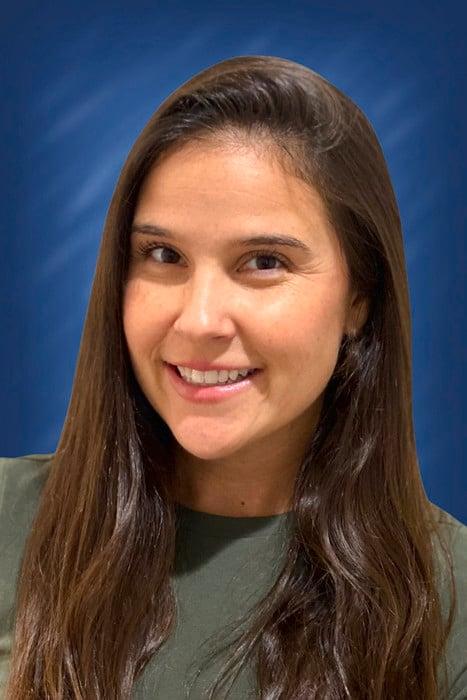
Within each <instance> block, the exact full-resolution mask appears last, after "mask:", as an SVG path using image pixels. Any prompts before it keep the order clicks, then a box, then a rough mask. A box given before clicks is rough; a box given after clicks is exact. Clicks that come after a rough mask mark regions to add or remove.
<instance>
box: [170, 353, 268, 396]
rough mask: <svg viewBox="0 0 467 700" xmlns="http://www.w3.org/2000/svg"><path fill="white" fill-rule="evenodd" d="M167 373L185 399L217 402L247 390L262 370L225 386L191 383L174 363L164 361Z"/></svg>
mask: <svg viewBox="0 0 467 700" xmlns="http://www.w3.org/2000/svg"><path fill="white" fill-rule="evenodd" d="M164 365H165V368H166V370H167V374H168V375H169V378H170V380H171V382H172V383H173V386H174V388H175V390H176V392H177V393H178V394H179V395H180V396H181V397H182V398H184V399H188V400H189V401H197V402H201V403H205V402H216V401H222V400H223V399H227V398H229V397H230V396H233V395H234V394H240V393H241V392H242V391H246V390H247V389H249V388H250V387H251V386H253V384H254V383H255V382H256V379H257V377H258V375H259V374H260V372H261V370H256V371H255V372H254V373H253V374H250V375H248V376H247V377H245V379H242V381H240V382H235V384H227V385H224V386H221V385H218V386H200V385H199V384H198V385H197V384H189V383H188V382H186V381H185V380H184V379H183V377H180V376H179V374H178V372H177V369H176V367H175V366H174V365H169V364H168V363H167V362H164Z"/></svg>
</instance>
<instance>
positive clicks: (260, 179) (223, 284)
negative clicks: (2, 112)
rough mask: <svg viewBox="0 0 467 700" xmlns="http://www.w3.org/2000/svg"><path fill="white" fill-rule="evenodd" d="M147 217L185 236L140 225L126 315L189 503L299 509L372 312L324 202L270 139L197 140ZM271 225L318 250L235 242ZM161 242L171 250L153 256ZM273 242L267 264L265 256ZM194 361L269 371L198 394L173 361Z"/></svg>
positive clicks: (244, 511)
mask: <svg viewBox="0 0 467 700" xmlns="http://www.w3.org/2000/svg"><path fill="white" fill-rule="evenodd" d="M134 224H158V225H160V226H164V227H166V228H170V229H171V231H173V232H174V234H175V235H176V239H174V240H172V239H171V240H167V239H163V238H156V237H154V236H152V235H149V234H145V233H133V234H132V239H131V250H132V256H131V262H130V266H129V271H128V278H127V282H126V286H125V289H124V295H123V323H124V332H125V337H126V341H127V344H128V348H129V352H130V357H131V362H132V366H133V369H134V372H135V376H136V378H137V380H138V382H139V385H140V387H141V389H142V391H143V392H144V394H145V395H146V397H147V399H148V401H149V402H150V404H151V405H152V406H153V408H154V409H155V410H156V411H157V412H158V413H159V414H160V415H161V416H162V418H163V419H164V421H165V422H166V423H167V425H168V426H169V428H170V430H171V431H172V434H173V436H174V437H175V439H176V451H175V464H176V473H177V475H178V476H179V483H180V485H179V487H178V492H177V500H178V501H179V502H180V503H182V504H184V505H185V506H187V507H189V508H192V509H193V510H199V511H204V512H206V513H213V514H218V515H226V516H234V517H235V516H250V517H251V516H264V515H272V514H276V513H282V512H285V511H288V510H290V509H291V506H290V498H291V495H292V489H293V482H294V478H295V475H296V473H297V469H298V467H299V464H300V460H301V459H302V457H303V455H304V451H305V448H306V445H307V443H308V442H309V439H310V436H311V434H312V432H313V430H314V428H315V426H316V422H317V420H318V417H319V413H320V410H321V405H322V397H323V392H324V389H325V387H326V385H327V383H328V381H329V379H330V378H331V375H332V373H333V370H334V368H335V365H336V361H337V356H338V351H339V346H340V344H341V341H342V338H343V335H344V333H347V332H356V331H358V329H359V328H360V326H361V325H362V324H363V322H364V320H365V318H366V311H365V309H363V311H362V301H361V300H360V299H359V298H358V297H357V295H356V294H352V293H351V289H350V284H349V278H348V270H347V266H346V263H345V260H344V259H343V257H342V254H341V251H340V248H339V244H338V238H337V235H336V233H335V232H334V231H333V230H332V228H331V227H330V225H329V223H328V222H327V219H326V216H325V209H324V204H323V202H322V200H321V198H320V197H319V195H318V194H317V192H316V191H315V190H313V189H312V188H310V186H309V185H307V184H305V183H304V182H302V181H301V180H299V179H297V178H295V177H293V176H292V175H290V174H287V173H286V172H285V171H284V170H283V168H281V166H280V165H279V164H278V162H277V161H275V160H273V158H272V156H271V155H269V156H268V155H266V153H264V154H261V153H260V152H259V151H258V149H255V150H254V149H252V148H249V147H248V146H242V147H238V148H235V149H234V148H228V147H227V146H222V145H219V144H210V145H207V144H190V145H188V146H184V147H183V148H182V149H181V150H179V151H177V152H175V153H171V154H169V155H168V156H167V155H166V157H165V158H164V159H163V160H162V161H161V162H159V163H158V164H156V166H155V167H154V168H153V169H152V171H151V172H150V173H149V175H148V176H147V178H146V180H145V182H144V183H143V187H142V189H141V191H140V195H139V199H138V203H137V207H136V211H135V215H134ZM258 233H282V234H286V235H287V234H288V235H292V236H294V237H296V238H299V239H300V240H302V241H303V242H304V243H306V244H307V245H308V246H309V248H310V252H309V253H308V252H305V251H302V250H298V249H293V248H284V247H276V248H275V249H274V248H273V247H272V246H263V245H261V246H257V245H256V246H251V247H249V248H247V249H244V248H240V247H238V246H234V245H232V243H230V241H231V240H232V239H234V238H239V237H248V236H249V235H253V234H258ZM149 241H152V242H156V243H158V245H160V246H164V248H162V249H159V250H153V251H151V252H150V253H149V255H147V256H146V257H145V256H144V254H142V253H140V252H138V246H140V245H141V243H144V242H149ZM167 247H168V248H170V249H172V251H175V252H171V251H170V250H166V248H167ZM262 248H265V249H267V251H268V253H267V255H268V258H267V259H266V260H264V259H263V258H262V257H261V256H260V257H258V254H256V255H254V256H253V255H252V253H253V252H254V251H255V250H258V249H262ZM276 253H278V254H279V255H283V256H284V257H285V259H286V261H287V262H286V263H285V264H283V263H282V262H281V261H280V260H277V259H275V258H272V259H271V258H270V257H269V256H270V255H274V254H276ZM261 255H263V254H261ZM365 308H366V307H365ZM188 359H198V360H205V361H207V362H216V363H218V364H226V365H234V366H237V367H260V368H262V369H263V371H262V373H261V374H260V375H259V376H258V377H257V381H256V382H254V383H253V385H252V387H251V388H249V389H248V390H247V391H244V392H241V393H240V394H238V395H237V396H233V397H231V398H228V399H226V400H224V401H222V402H219V403H217V404H196V403H192V402H190V401H187V400H186V399H184V398H182V397H180V396H179V395H178V394H177V393H176V391H175V390H174V388H173V387H172V385H171V382H170V381H169V377H168V376H167V374H166V369H165V367H164V365H163V360H166V361H169V362H176V361H181V360H188Z"/></svg>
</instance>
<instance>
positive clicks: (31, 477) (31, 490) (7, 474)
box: [0, 453, 53, 525]
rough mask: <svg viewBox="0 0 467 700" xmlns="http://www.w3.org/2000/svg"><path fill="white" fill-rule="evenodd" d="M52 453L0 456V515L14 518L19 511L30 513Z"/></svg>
mask: <svg viewBox="0 0 467 700" xmlns="http://www.w3.org/2000/svg"><path fill="white" fill-rule="evenodd" d="M52 457H53V453H49V454H29V455H23V456H21V457H0V519H1V520H2V524H3V525H6V522H7V521H8V520H9V519H12V520H13V521H15V522H17V519H18V517H19V516H20V514H21V513H27V514H32V513H31V511H34V510H35V508H36V505H37V500H38V498H39V496H40V493H41V491H42V488H43V486H44V484H45V482H46V480H47V476H48V473H49V467H50V462H51V459H52Z"/></svg>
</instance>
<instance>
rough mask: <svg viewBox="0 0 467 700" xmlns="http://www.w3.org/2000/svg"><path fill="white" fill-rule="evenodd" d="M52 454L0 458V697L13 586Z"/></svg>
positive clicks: (8, 637)
mask: <svg viewBox="0 0 467 700" xmlns="http://www.w3.org/2000/svg"><path fill="white" fill-rule="evenodd" d="M52 457H53V453H50V454H30V455H23V456H21V457H0V697H1V696H2V689H3V685H4V683H5V679H6V675H7V669H8V663H9V654H10V649H11V630H12V628H13V617H14V605H15V594H16V583H17V577H18V573H19V568H20V564H21V559H22V556H23V551H24V546H25V543H26V540H27V537H28V534H29V531H30V528H31V524H32V521H33V518H34V515H35V512H36V510H37V507H38V504H39V500H40V495H41V492H42V489H43V487H44V484H45V482H46V480H47V476H48V473H49V466H50V462H51V459H52Z"/></svg>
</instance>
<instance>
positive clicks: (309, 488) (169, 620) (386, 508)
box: [7, 56, 455, 700]
mask: <svg viewBox="0 0 467 700" xmlns="http://www.w3.org/2000/svg"><path fill="white" fill-rule="evenodd" d="M203 139H204V140H206V142H212V140H213V139H214V140H219V141H220V142H222V143H226V142H229V143H236V142H239V141H244V142H247V143H250V144H252V145H253V144H254V145H256V146H257V145H258V144H259V145H260V146H262V147H264V148H265V149H266V148H267V149H270V150H274V152H275V153H276V154H277V157H279V158H280V159H281V163H282V164H283V167H284V168H290V169H291V170H292V171H293V172H294V173H295V174H296V175H298V176H299V177H300V178H302V180H304V181H305V182H308V183H310V184H311V185H312V186H313V187H314V188H316V189H317V190H318V192H319V193H320V194H321V196H322V198H323V200H324V202H325V204H326V207H327V212H328V216H329V220H330V222H331V223H332V225H333V226H334V228H335V230H336V232H337V234H338V235H339V239H340V243H341V245H342V248H343V250H344V253H345V257H346V260H347V263H348V266H349V271H350V276H351V282H352V285H353V287H354V288H355V289H357V290H359V291H360V293H361V295H362V297H364V298H366V299H368V300H369V301H370V311H369V314H368V318H367V320H366V322H365V323H364V325H363V327H362V328H361V330H360V332H359V333H358V334H357V335H356V336H355V337H349V336H345V337H344V339H343V342H342V345H341V348H340V352H339V356H338V360H337V364H336V368H335V372H334V374H333V376H332V378H331V380H330V382H329V384H328V386H327V387H326V391H325V398H324V402H323V408H322V413H321V416H320V420H319V423H318V425H317V428H316V429H315V430H314V431H313V433H312V434H310V440H309V445H308V448H307V452H306V455H305V457H304V459H303V462H302V463H301V466H300V469H299V471H298V473H297V478H296V483H295V490H294V494H293V504H292V506H293V511H292V513H293V529H292V531H291V535H290V540H289V541H288V543H287V552H286V558H285V563H284V565H283V568H282V569H281V571H280V573H279V575H278V577H277V580H276V581H275V583H274V585H273V586H272V588H271V590H270V591H269V592H268V594H267V595H266V597H265V598H264V599H263V600H261V601H260V602H259V603H258V604H257V605H256V606H255V607H254V609H253V610H252V611H249V617H248V620H249V625H248V628H247V629H246V630H244V631H243V632H242V633H241V634H239V635H238V637H237V639H236V640H235V648H234V649H232V652H231V654H230V655H229V657H228V661H227V663H226V665H225V666H224V669H223V671H224V673H223V674H222V678H221V679H218V682H217V683H216V685H215V688H214V690H213V693H214V692H217V691H219V689H221V690H223V689H224V688H225V686H226V684H227V681H228V680H231V679H233V678H234V677H235V674H236V673H237V672H238V670H239V668H240V666H241V665H242V664H243V663H244V662H245V660H246V659H248V660H251V661H252V662H254V664H255V669H256V679H257V697H259V698H267V699H268V700H272V699H273V698H277V699H279V698H281V699H284V700H287V699H293V700H297V699H300V698H303V699H304V698H307V699H309V698H320V699H329V700H338V699H340V698H358V699H359V700H361V699H364V698H368V700H380V699H381V700H382V699H386V698H397V699H398V700H403V699H404V698H407V699H409V698H410V699H413V698H414V697H417V698H424V700H435V699H436V700H437V699H438V698H439V697H440V693H441V687H440V680H439V678H438V675H437V674H438V665H439V664H440V662H441V660H442V659H443V652H444V649H445V643H446V639H447V636H448V634H449V631H450V627H451V624H452V620H453V609H454V601H455V597H454V599H453V602H452V604H451V608H450V612H449V616H448V620H447V622H446V624H445V620H444V618H443V615H442V612H443V610H442V603H441V599H440V596H439V590H438V587H437V568H436V561H437V559H436V556H437V555H436V551H435V535H436V539H437V540H438V541H439V542H440V543H441V544H442V545H443V546H442V549H443V551H444V555H445V562H447V563H448V569H449V570H450V571H451V578H450V584H451V588H450V591H451V594H452V596H455V585H454V579H453V576H452V568H451V563H452V562H451V560H450V552H449V551H448V548H447V547H445V546H444V544H443V543H442V538H441V537H440V530H439V525H438V520H437V518H438V515H439V513H438V515H437V514H436V511H437V509H435V507H434V505H433V504H431V503H430V501H429V500H428V498H427V496H426V493H425V491H424V488H423V484H422V479H421V475H420V469H419V464H418V460H417V454H416V447H415V440H414V429H413V417H412V385H411V321H410V305H409V293H408V283H407V274H406V268H405V258H404V249H403V238H402V230H401V222H400V217H399V213H398V207H397V203H396V199H395V195H394V191H393V188H392V185H391V181H390V177H389V174H388V170H387V166H386V163H385V159H384V156H383V153H382V150H381V147H380V145H379V142H378V139H377V137H376V135H375V133H374V130H373V128H372V127H371V125H370V123H369V121H368V120H367V118H366V117H365V116H364V114H363V113H362V112H361V110H360V109H359V108H358V107H357V106H356V105H355V104H354V103H353V102H352V101H351V100H350V99H349V98H348V97H347V96H346V95H344V94H343V93H342V92H340V91H339V90H338V89H337V88H336V87H334V86H333V85H332V84H330V83H329V82H328V81H327V80H325V79H324V78H323V77H321V76H320V75H318V74H317V73H315V72H314V71H312V70H310V69H309V68H307V67H305V66H302V65H300V64H298V63H295V62H292V61H289V60H284V59H281V58H276V57H270V56H240V57H236V58H231V59H229V60H225V61H222V62H221V63H218V64H215V65H214V66H211V67H209V68H208V69H206V70H204V71H202V72H201V73H199V74H198V75H196V76H195V77H194V78H192V79H190V80H189V81H187V82H186V83H185V84H184V85H182V86H181V87H180V88H179V89H177V90H176V91H175V92H173V93H172V94H171V95H170V96H169V97H168V98H167V99H166V100H165V101H164V102H163V103H162V104H161V106H160V107H159V109H157V111H156V112H155V114H154V115H153V116H152V118H151V119H150V121H149V122H148V124H147V125H146V127H145V128H144V130H143V131H142V133H141V134H140V136H139V137H138V139H137V141H136V143H135V144H134V146H133V148H132V150H131V152H130V154H129V156H128V159H127V161H126V163H125V165H124V167H123V169H122V172H121V175H120V178H119V180H118V183H117V186H116V189H115V192H114V195H113V197H112V201H111V204H110V208H109V212H108V215H107V219H106V223H105V228H104V232H103V237H102V242H101V246H100V250H99V255H98V261H97V267H96V271H95V278H94V282H93V286H92V292H91V298H90V301H89V307H88V311H87V315H86V319H85V324H84V329H83V335H82V340H81V345H80V348H79V355H78V361H77V367H76V374H75V377H74V381H73V387H72V394H71V399H70V403H69V407H68V411H67V414H66V419H65V422H64V426H63V430H62V433H61V435H60V439H59V442H58V446H57V449H56V452H55V454H54V456H53V459H52V461H51V466H50V472H49V475H48V478H47V481H46V484H45V486H44V489H43V492H42V495H41V499H40V503H39V506H38V510H37V512H36V515H35V519H34V522H33V526H32V528H31V531H30V533H29V536H28V540H27V543H26V547H25V551H24V556H23V560H22V564H21V569H20V574H19V578H18V586H17V598H16V608H15V609H16V619H15V628H14V638H13V649H12V655H11V666H10V676H9V684H8V687H7V698H8V699H9V700H24V699H25V698H53V699H57V700H58V699H59V700H64V699H67V698H79V699H82V700H90V699H94V698H96V699H97V698H116V699H119V700H120V699H122V700H123V699H127V698H130V696H131V691H132V687H133V686H134V683H135V681H136V680H137V678H138V677H139V676H140V674H141V673H142V671H143V669H144V667H145V666H146V664H147V663H148V662H149V660H150V659H151V657H153V655H154V654H156V653H157V652H158V650H159V649H160V648H161V646H162V645H163V644H164V642H165V641H166V640H167V639H168V637H169V635H170V634H171V631H172V630H173V628H174V624H175V620H176V601H175V597H174V590H173V588H172V582H171V575H172V573H173V567H174V557H175V552H176V547H175V542H176V523H177V518H176V508H175V503H174V499H173V497H172V493H173V491H172V487H173V468H172V467H173V459H172V455H173V450H172V447H173V439H172V438H173V436H172V434H171V432H170V430H169V428H168V426H167V425H166V424H165V422H164V421H163V420H162V419H161V417H160V416H159V415H158V414H157V413H156V412H155V411H154V410H153V409H152V407H151V406H150V404H149V402H148V401H147V400H146V397H145V396H144V395H143V393H142V391H141V390H140V387H139V386H138V384H137V382H136V380H135V377H134V374H133V370H132V367H131V363H130V358H129V353H128V348H127V345H126V340H125V336H124V332H123V324H122V294H123V290H124V286H125V280H126V275H127V270H128V263H129V254H130V253H129V232H130V226H131V223H132V219H133V214H134V210H135V205H136V201H137V197H138V193H139V190H140V187H141V184H142V182H143V180H144V178H145V176H146V175H147V173H148V172H149V170H150V168H152V167H153V166H154V165H155V164H156V163H157V162H158V160H159V159H160V158H161V157H162V156H163V154H164V153H168V152H169V151H170V150H171V149H177V148H180V147H182V146H183V145H184V144H186V143H189V142H192V141H196V140H198V141H200V140H203ZM442 566H444V567H445V566H446V564H443V565H442ZM135 581H138V588H137V595H136V594H135ZM117 620H118V624H116V621H117ZM211 697H212V695H211Z"/></svg>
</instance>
